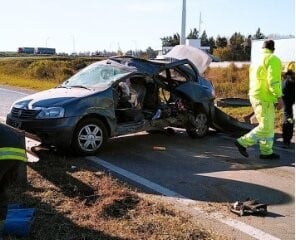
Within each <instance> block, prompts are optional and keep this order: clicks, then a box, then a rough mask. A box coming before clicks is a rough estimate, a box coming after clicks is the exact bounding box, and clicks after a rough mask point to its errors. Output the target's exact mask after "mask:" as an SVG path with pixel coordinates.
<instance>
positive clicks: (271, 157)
mask: <svg viewBox="0 0 296 240" xmlns="http://www.w3.org/2000/svg"><path fill="white" fill-rule="evenodd" d="M259 158H261V159H270V160H272V159H280V155H278V154H276V153H272V154H268V155H263V154H260V156H259Z"/></svg>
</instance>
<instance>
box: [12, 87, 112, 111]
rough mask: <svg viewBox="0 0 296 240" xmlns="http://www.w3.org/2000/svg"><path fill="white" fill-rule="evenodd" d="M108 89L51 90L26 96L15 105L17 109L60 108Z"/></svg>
mask: <svg viewBox="0 0 296 240" xmlns="http://www.w3.org/2000/svg"><path fill="white" fill-rule="evenodd" d="M107 88H108V87H107V86H104V87H101V88H96V89H83V88H53V89H49V90H45V91H42V92H38V93H35V94H32V95H28V96H26V97H24V98H22V99H21V100H18V101H17V102H16V103H15V106H16V107H18V108H29V109H31V108H33V107H52V106H62V105H64V104H66V103H67V102H70V101H72V100H74V99H76V98H81V97H85V96H88V95H91V94H94V93H96V92H100V91H104V90H106V89H107Z"/></svg>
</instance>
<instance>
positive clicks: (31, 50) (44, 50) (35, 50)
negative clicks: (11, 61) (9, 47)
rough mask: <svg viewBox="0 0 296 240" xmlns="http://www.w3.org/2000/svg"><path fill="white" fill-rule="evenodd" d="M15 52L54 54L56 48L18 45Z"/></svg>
mask: <svg viewBox="0 0 296 240" xmlns="http://www.w3.org/2000/svg"><path fill="white" fill-rule="evenodd" d="M17 53H19V54H39V55H40V54H44V55H55V54H56V49H55V48H45V47H38V48H33V47H19V48H18V49H17Z"/></svg>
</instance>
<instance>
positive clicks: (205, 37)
mask: <svg viewBox="0 0 296 240" xmlns="http://www.w3.org/2000/svg"><path fill="white" fill-rule="evenodd" d="M200 42H201V45H202V46H208V45H209V39H208V35H207V33H206V31H205V30H204V31H203V33H202V35H201V38H200Z"/></svg>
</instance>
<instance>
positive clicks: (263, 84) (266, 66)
mask: <svg viewBox="0 0 296 240" xmlns="http://www.w3.org/2000/svg"><path fill="white" fill-rule="evenodd" d="M281 72H282V64H281V60H280V59H279V58H278V57H277V56H275V55H273V54H272V51H271V50H269V49H266V48H265V49H263V58H262V61H261V63H259V64H258V65H253V64H252V65H251V67H250V83H249V84H250V89H249V95H250V96H251V97H254V98H256V99H258V100H262V101H266V102H274V103H275V102H277V99H278V98H279V97H281V96H282V83H281Z"/></svg>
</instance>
